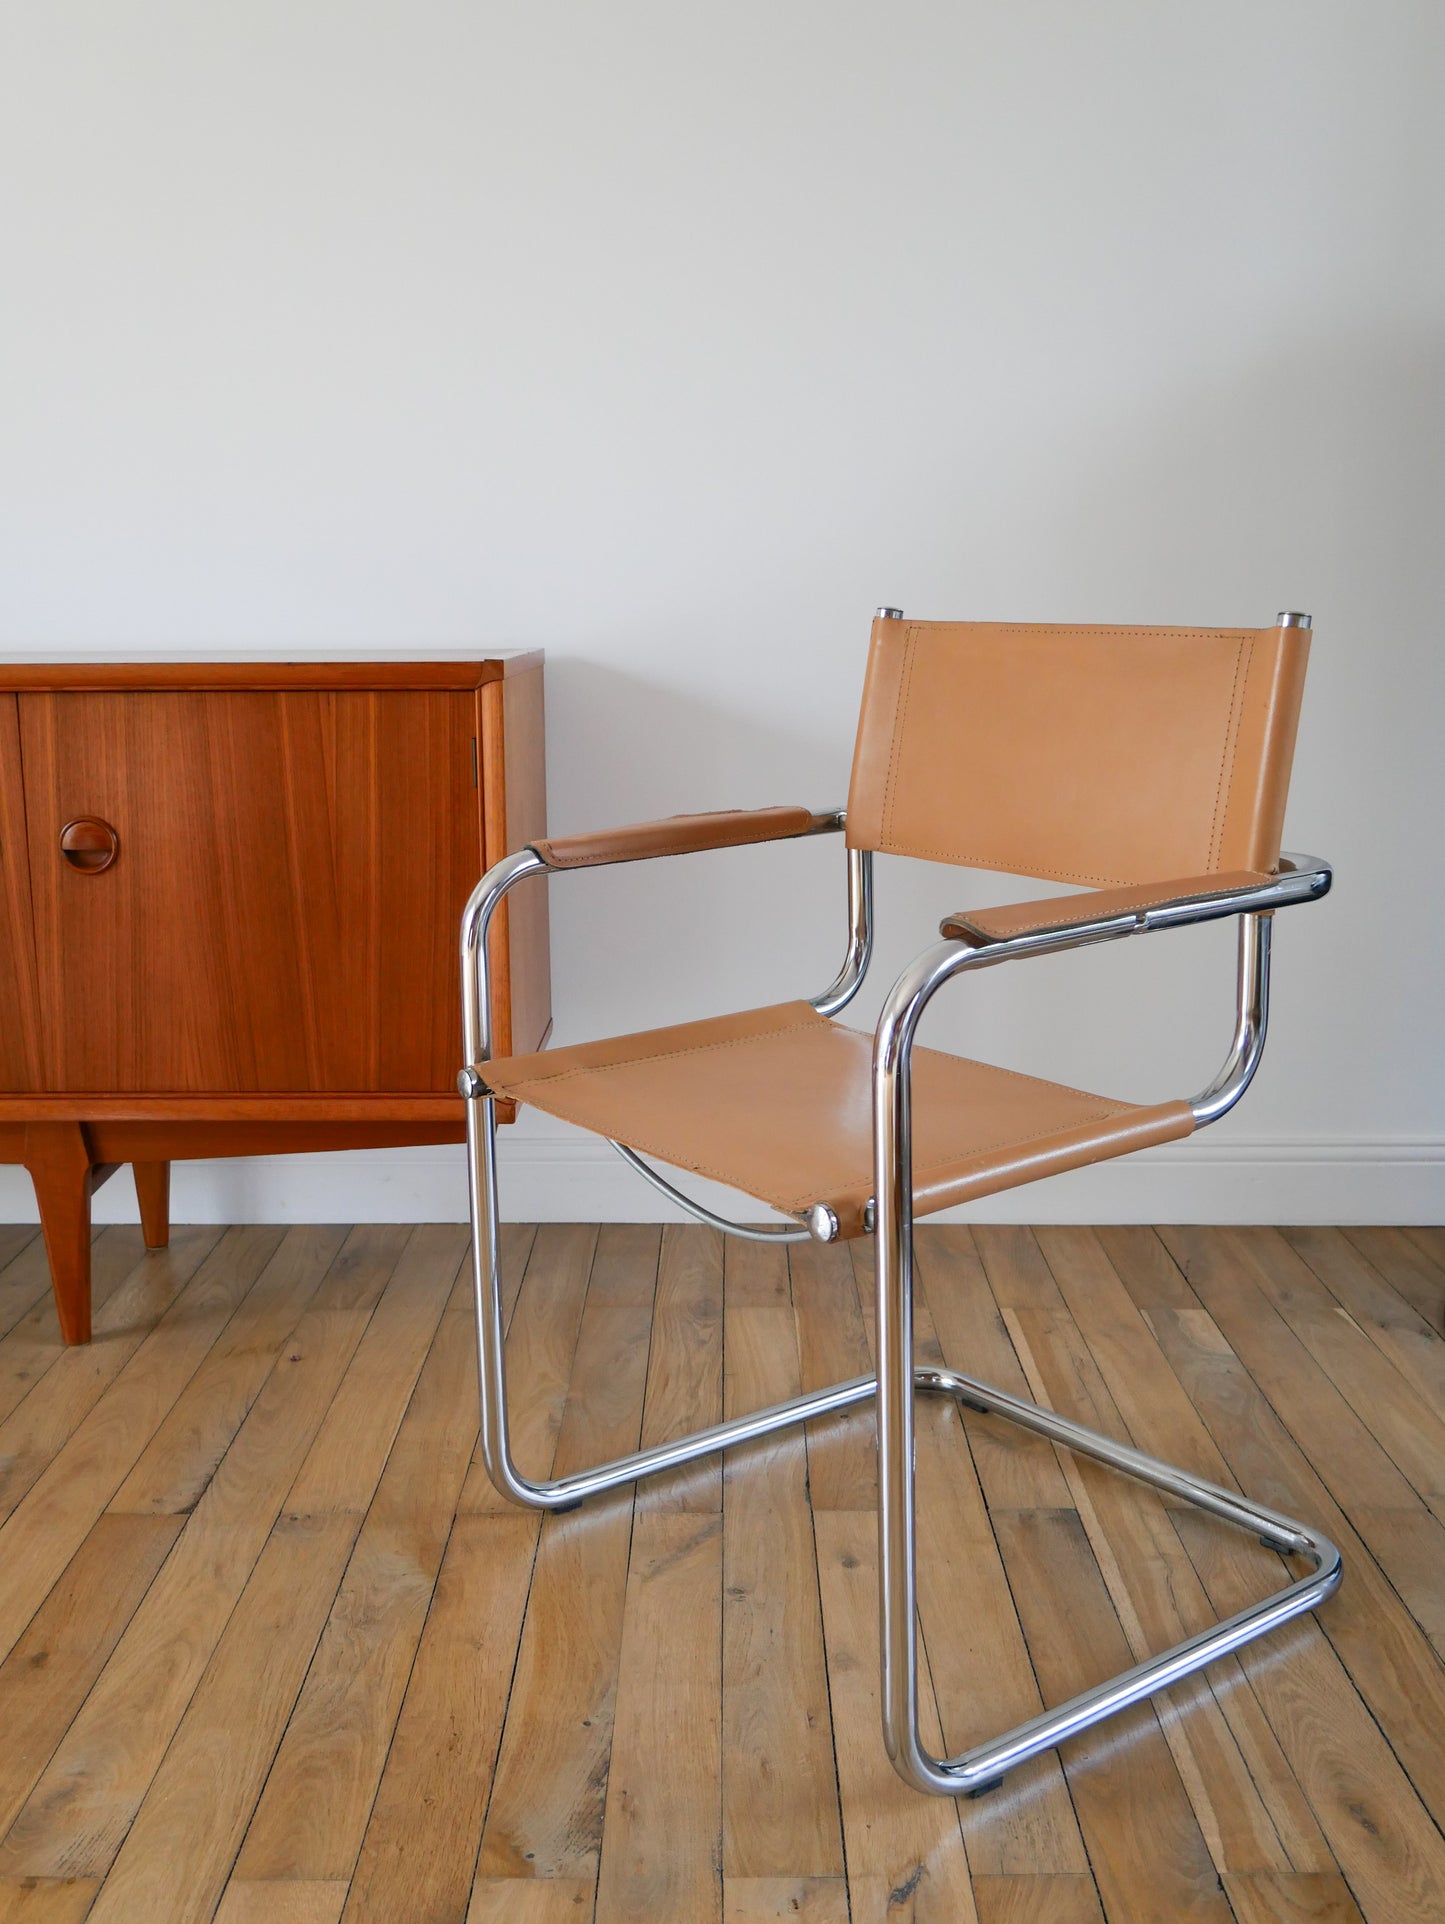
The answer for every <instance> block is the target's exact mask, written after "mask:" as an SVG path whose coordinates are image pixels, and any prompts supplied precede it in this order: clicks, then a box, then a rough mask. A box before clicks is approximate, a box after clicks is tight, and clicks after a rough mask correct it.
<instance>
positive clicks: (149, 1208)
mask: <svg viewBox="0 0 1445 1924" xmlns="http://www.w3.org/2000/svg"><path fill="white" fill-rule="evenodd" d="M131 1168H132V1170H133V1171H134V1173H135V1193H136V1198H137V1200H138V1201H139V1203H140V1226H141V1233H142V1235H143V1236H144V1237H145V1246H146V1248H147V1249H164V1248H165V1247H166V1245H167V1243H169V1241H170V1239H171V1166H170V1164H169V1163H168V1162H135V1163H132V1164H131Z"/></svg>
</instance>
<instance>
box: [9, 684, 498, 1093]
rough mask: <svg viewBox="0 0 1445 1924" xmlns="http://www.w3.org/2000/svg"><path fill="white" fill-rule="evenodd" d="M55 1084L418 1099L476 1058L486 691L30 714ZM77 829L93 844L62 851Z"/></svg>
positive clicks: (163, 700) (72, 700)
mask: <svg viewBox="0 0 1445 1924" xmlns="http://www.w3.org/2000/svg"><path fill="white" fill-rule="evenodd" d="M18 710H19V726H20V741H21V750H22V754H23V761H24V781H25V799H26V834H27V837H28V843H29V858H30V859H29V870H30V886H31V891H32V897H33V903H32V907H33V916H34V929H35V958H36V976H37V981H38V993H39V1015H40V1021H39V1026H40V1051H41V1057H42V1062H43V1069H44V1086H45V1087H46V1088H47V1089H49V1090H53V1091H55V1092H58V1093H59V1092H63V1093H66V1094H70V1093H128V1092H135V1093H138V1094H139V1093H142V1092H146V1093H154V1092H158V1091H159V1092H174V1093H176V1094H216V1093H221V1094H238V1095H244V1094H257V1093H274V1094H283V1093H307V1092H314V1093H317V1094H321V1093H323V1092H324V1093H326V1094H330V1095H334V1094H338V1093H343V1094H344V1093H348V1092H356V1093H368V1092H388V1093H389V1092H406V1093H417V1094H420V1093H424V1092H431V1091H436V1092H441V1091H449V1090H451V1089H452V1088H453V1087H454V1083H455V1077H456V1072H457V1066H458V1063H459V1062H460V1060H461V1032H460V1020H459V1017H458V1014H457V986H456V984H457V963H456V930H457V926H458V921H459V918H460V915H461V912H462V908H463V906H464V904H465V902H466V899H467V896H468V894H469V893H470V891H471V889H472V888H473V886H474V885H475V883H476V880H477V877H478V875H479V874H480V873H481V872H482V868H483V866H484V864H483V861H482V831H481V821H482V806H481V789H480V786H479V784H478V757H479V745H478V739H477V738H478V734H479V714H478V702H477V697H476V692H475V691H474V690H470V689H466V690H451V689H439V690H417V689H386V690H381V691H378V690H371V689H339V690H338V689H316V688H312V689H291V690H274V689H267V690H246V691H243V690H226V691H224V692H221V691H214V692H213V691H195V690H190V691H171V690H145V691H136V692H109V691H107V692H75V693H51V692H45V693H39V692H37V693H30V692H22V693H20V695H19V696H18ZM79 818H93V819H94V820H95V821H97V822H98V823H100V824H102V825H104V826H109V827H110V828H113V830H114V832H115V837H116V853H115V856H114V859H113V860H112V861H110V862H109V863H108V864H107V865H105V866H102V865H101V863H102V861H103V858H104V854H105V852H106V850H105V847H104V835H103V832H102V831H92V832H90V833H89V834H85V833H82V834H80V835H79V836H77V835H75V834H72V836H71V838H70V839H71V840H72V841H73V842H74V841H76V840H77V839H79V840H80V841H82V842H84V841H86V840H89V841H96V840H99V841H100V843H101V846H100V847H99V848H85V847H81V848H79V849H72V850H70V851H67V850H66V849H64V848H63V847H62V835H63V833H64V831H65V829H66V827H67V825H68V824H70V823H72V822H74V821H76V820H77V819H79Z"/></svg>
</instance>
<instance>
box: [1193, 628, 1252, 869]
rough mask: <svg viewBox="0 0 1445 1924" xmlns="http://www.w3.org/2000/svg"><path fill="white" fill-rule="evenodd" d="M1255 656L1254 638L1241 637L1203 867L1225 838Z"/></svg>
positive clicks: (1213, 864)
mask: <svg viewBox="0 0 1445 1924" xmlns="http://www.w3.org/2000/svg"><path fill="white" fill-rule="evenodd" d="M1253 660H1254V640H1253V637H1251V638H1250V639H1249V640H1247V641H1241V642H1240V644H1239V647H1238V649H1237V651H1236V653H1235V657H1234V687H1233V689H1232V690H1231V691H1230V701H1229V719H1228V721H1227V722H1226V723H1225V730H1224V746H1223V748H1222V750H1221V753H1220V758H1219V780H1218V782H1217V783H1216V785H1215V790H1214V826H1213V832H1212V834H1211V835H1210V838H1209V848H1208V853H1207V855H1206V858H1205V867H1206V868H1211V869H1213V868H1218V866H1219V854H1220V849H1221V847H1222V845H1223V841H1224V823H1225V818H1226V816H1227V814H1228V812H1229V791H1230V788H1231V786H1232V785H1233V782H1234V754H1235V750H1236V748H1237V747H1238V745H1239V718H1240V716H1241V714H1242V713H1243V709H1244V692H1245V690H1246V689H1247V688H1248V686H1249V670H1250V665H1251V663H1252V662H1253Z"/></svg>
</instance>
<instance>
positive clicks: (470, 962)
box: [461, 808, 873, 1094]
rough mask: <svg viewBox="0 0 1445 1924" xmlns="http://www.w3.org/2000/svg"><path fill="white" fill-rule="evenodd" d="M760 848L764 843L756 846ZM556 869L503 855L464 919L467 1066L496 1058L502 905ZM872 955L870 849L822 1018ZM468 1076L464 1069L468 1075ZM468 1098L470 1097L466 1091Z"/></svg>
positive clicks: (849, 990)
mask: <svg viewBox="0 0 1445 1924" xmlns="http://www.w3.org/2000/svg"><path fill="white" fill-rule="evenodd" d="M845 819H846V815H845V811H844V810H843V809H841V808H832V809H824V810H820V811H819V813H818V819H817V821H816V822H815V823H814V825H813V826H812V828H810V829H809V830H808V831H807V835H792V836H788V837H786V838H785V839H786V840H788V841H806V840H807V839H808V837H809V836H812V835H836V834H838V832H839V831H840V830H841V829H842V827H843V825H844V821H845ZM753 846H761V844H753ZM591 866H593V867H614V866H616V865H615V864H613V863H606V864H603V863H594V864H592V865H591ZM569 872H570V871H567V870H553V869H551V868H550V867H549V866H548V864H547V863H546V862H544V861H543V860H542V858H541V856H540V855H538V854H537V852H536V851H535V849H530V848H522V849H518V850H517V852H516V854H515V855H506V856H503V858H502V860H501V861H500V862H497V863H495V864H494V865H493V866H492V867H491V868H489V869H488V870H487V872H486V874H485V875H484V876H483V877H482V879H481V881H480V882H478V884H477V886H476V887H475V888H474V889H473V890H472V894H471V899H470V900H469V901H468V903H467V906H466V908H465V910H464V911H463V914H462V934H461V965H462V1042H463V1052H464V1055H465V1058H466V1065H467V1066H468V1067H469V1066H470V1065H472V1064H474V1063H478V1062H485V1061H487V1060H488V1058H489V1057H490V1055H491V1053H492V987H491V971H490V967H489V963H488V957H487V931H488V929H489V928H490V927H491V922H492V917H493V915H494V914H495V913H496V909H497V904H498V903H499V902H500V901H501V899H502V897H503V896H504V895H505V894H506V893H507V891H508V889H510V888H513V887H515V885H516V884H517V883H518V882H520V881H522V880H524V879H525V877H527V876H529V875H550V874H554V873H557V874H564V873H569ZM872 953H873V857H872V854H871V853H870V852H869V851H867V850H865V849H849V851H848V952H847V954H846V956H845V957H844V959H843V966H842V968H841V969H840V970H839V972H838V975H837V978H836V979H835V980H834V981H833V982H832V983H831V984H830V986H829V987H828V988H827V989H825V990H824V991H823V993H822V995H820V996H817V997H814V998H813V1007H814V1008H815V1009H817V1010H818V1011H819V1012H820V1013H821V1014H823V1015H836V1014H837V1012H838V1010H839V1009H841V1008H844V1007H846V1005H847V1004H848V1003H849V1002H851V1001H852V999H853V997H854V996H855V995H856V994H857V993H858V990H859V987H860V985H861V984H862V981H863V977H864V974H865V973H866V971H867V968H868V963H869V960H870V958H871V956H872ZM463 1073H464V1074H465V1070H464V1072H463ZM463 1093H464V1094H465V1093H467V1091H466V1090H463Z"/></svg>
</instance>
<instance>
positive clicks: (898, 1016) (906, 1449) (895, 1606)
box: [873, 942, 973, 1796]
mask: <svg viewBox="0 0 1445 1924" xmlns="http://www.w3.org/2000/svg"><path fill="white" fill-rule="evenodd" d="M963 953H964V951H963V945H962V944H961V943H959V942H945V943H941V944H940V945H939V946H938V947H936V948H934V949H930V950H929V951H928V952H927V953H926V954H924V955H922V956H920V957H919V958H918V960H917V961H916V962H915V963H914V964H913V965H912V967H911V968H909V969H908V970H907V971H906V972H905V973H904V974H903V975H902V976H900V978H899V980H898V981H897V983H895V985H894V987H893V989H892V990H891V991H890V993H889V996H888V1000H887V1002H886V1003H885V1004H884V1007H883V1013H882V1015H881V1016H880V1018H879V1021H878V1029H877V1034H876V1037H875V1041H874V1050H873V1144H874V1171H873V1173H874V1184H875V1187H874V1191H873V1195H874V1202H875V1212H876V1213H875V1218H874V1223H875V1235H876V1237H877V1247H876V1250H875V1274H876V1278H877V1300H878V1318H877V1328H878V1613H879V1638H880V1646H881V1659H882V1673H881V1680H880V1698H881V1707H882V1712H883V1742H884V1744H885V1746H886V1748H887V1751H888V1755H889V1757H890V1758H891V1759H892V1761H893V1765H894V1768H895V1769H896V1770H897V1771H898V1773H899V1775H900V1776H901V1777H902V1778H903V1779H904V1781H905V1782H906V1783H909V1784H911V1785H912V1786H913V1787H914V1789H915V1790H924V1791H932V1792H935V1793H939V1792H942V1793H944V1794H945V1795H954V1796H956V1795H957V1794H958V1792H959V1791H960V1790H968V1789H971V1788H972V1787H973V1786H972V1785H971V1784H970V1783H969V1782H968V1781H967V1780H964V1781H962V1782H961V1781H959V1779H958V1778H957V1777H956V1776H954V1775H949V1774H945V1772H944V1771H943V1770H942V1769H940V1767H939V1764H938V1761H937V1760H936V1759H935V1758H933V1757H931V1756H930V1755H929V1754H928V1752H927V1751H926V1750H925V1749H924V1748H923V1744H922V1742H921V1740H920V1737H919V1730H918V1581H917V1545H916V1541H915V1538H916V1519H917V1504H916V1500H915V1490H914V1479H915V1475H916V1468H915V1451H914V1428H913V1398H914V1391H915V1383H916V1382H917V1380H918V1379H917V1377H916V1373H915V1370H914V1367H913V1139H912V1093H911V1067H910V1065H911V1060H912V1053H913V1036H914V1032H915V1030H916V1029H917V1027H918V1021H919V1018H920V1017H921V1016H922V1014H923V1011H924V1009H925V1008H926V1007H927V1006H928V1003H929V1001H930V1000H931V998H932V996H933V994H934V991H935V990H936V989H938V988H939V987H941V985H942V984H943V983H944V982H946V981H947V980H948V979H949V977H950V976H951V975H954V974H956V973H957V971H958V969H959V967H960V965H961V962H962V959H963ZM920 1386H921V1387H932V1385H931V1383H928V1384H922V1385H920ZM944 1393H946V1394H947V1393H952V1392H951V1387H950V1389H949V1390H947V1391H945V1392H944Z"/></svg>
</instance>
